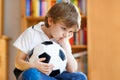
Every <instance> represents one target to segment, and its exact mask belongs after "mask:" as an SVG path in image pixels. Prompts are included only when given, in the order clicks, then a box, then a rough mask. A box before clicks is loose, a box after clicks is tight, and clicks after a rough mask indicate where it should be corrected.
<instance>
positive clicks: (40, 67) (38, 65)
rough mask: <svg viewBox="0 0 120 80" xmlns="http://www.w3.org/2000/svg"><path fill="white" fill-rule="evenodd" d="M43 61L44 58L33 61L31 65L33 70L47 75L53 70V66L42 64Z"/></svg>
mask: <svg viewBox="0 0 120 80" xmlns="http://www.w3.org/2000/svg"><path fill="white" fill-rule="evenodd" d="M44 60H45V58H40V59H38V60H36V61H34V62H33V65H34V66H35V68H37V69H38V70H40V71H41V72H42V73H44V74H47V75H48V74H49V73H50V72H51V71H52V70H53V65H52V64H48V63H44V62H42V61H44Z"/></svg>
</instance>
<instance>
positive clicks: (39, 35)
mask: <svg viewBox="0 0 120 80" xmlns="http://www.w3.org/2000/svg"><path fill="white" fill-rule="evenodd" d="M42 25H44V22H40V23H38V24H36V25H34V27H33V26H31V27H29V28H28V29H26V30H25V31H24V32H23V33H22V34H21V35H20V36H19V38H18V39H17V40H16V41H15V42H14V43H13V45H14V46H15V47H16V48H18V49H20V50H21V51H23V52H24V53H26V54H28V53H29V52H30V51H31V50H32V49H33V48H34V47H35V46H37V45H38V44H40V43H41V42H43V41H48V40H50V39H49V38H48V36H47V35H46V34H45V33H44V32H43V30H42V29H41V26H42ZM51 40H52V39H51Z"/></svg>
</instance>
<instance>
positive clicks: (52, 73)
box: [49, 69, 60, 77]
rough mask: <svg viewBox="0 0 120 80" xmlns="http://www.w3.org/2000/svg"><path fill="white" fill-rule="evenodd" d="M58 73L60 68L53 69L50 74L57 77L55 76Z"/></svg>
mask: <svg viewBox="0 0 120 80" xmlns="http://www.w3.org/2000/svg"><path fill="white" fill-rule="evenodd" d="M58 74H60V70H59V69H57V70H54V71H52V72H51V73H50V75H49V76H51V77H55V76H57V75H58Z"/></svg>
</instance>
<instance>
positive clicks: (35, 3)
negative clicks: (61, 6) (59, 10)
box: [26, 0, 86, 17]
mask: <svg viewBox="0 0 120 80" xmlns="http://www.w3.org/2000/svg"><path fill="white" fill-rule="evenodd" d="M61 1H63V0H26V16H34V17H38V16H45V14H46V12H47V11H48V10H49V9H50V8H51V7H52V6H53V5H54V4H55V3H58V2H61ZM71 2H72V3H73V4H75V5H76V6H78V8H79V9H80V10H81V11H84V13H85V11H86V10H85V2H84V0H71ZM83 4H84V5H83ZM81 11H80V12H81Z"/></svg>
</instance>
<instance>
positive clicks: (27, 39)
mask: <svg viewBox="0 0 120 80" xmlns="http://www.w3.org/2000/svg"><path fill="white" fill-rule="evenodd" d="M33 39H34V30H33V29H32V28H31V27H30V28H28V29H27V30H26V31H24V32H23V33H22V34H21V35H20V36H19V37H18V39H17V40H16V41H15V42H14V43H13V45H14V46H15V47H16V48H18V49H20V50H21V51H23V52H25V53H26V54H27V53H28V52H29V51H30V46H31V45H32V41H33Z"/></svg>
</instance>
